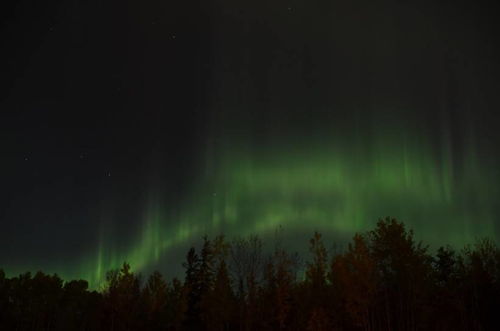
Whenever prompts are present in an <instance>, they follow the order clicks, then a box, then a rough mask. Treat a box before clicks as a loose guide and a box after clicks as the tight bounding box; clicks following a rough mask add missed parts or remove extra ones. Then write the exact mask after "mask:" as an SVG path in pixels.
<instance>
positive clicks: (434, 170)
mask: <svg viewBox="0 0 500 331" xmlns="http://www.w3.org/2000/svg"><path fill="white" fill-rule="evenodd" d="M362 136H363V135H361V134H360V132H354V133H353V134H351V135H344V136H342V134H335V133H332V134H324V135H322V136H321V137H320V139H312V138H311V139H295V140H287V138H286V137H285V138H283V139H282V140H280V141H278V139H274V140H272V139H271V141H270V142H269V144H263V145H259V146H258V148H255V146H253V147H252V145H251V144H250V143H249V142H248V141H244V140H238V139H225V140H223V141H224V145H221V146H215V148H213V150H212V151H211V152H210V153H207V156H206V157H205V159H206V160H205V161H206V165H205V167H206V168H205V169H201V170H200V173H202V174H203V175H200V176H199V178H197V180H196V181H195V183H196V184H195V185H194V187H193V188H192V190H191V194H190V196H188V197H186V199H185V201H184V203H183V204H182V205H180V206H175V207H176V208H175V210H176V212H173V211H172V210H173V208H172V206H169V205H168V201H164V199H162V197H161V196H159V195H155V194H152V195H151V197H150V199H148V202H149V203H148V205H147V206H146V208H145V211H144V215H143V219H142V221H141V222H140V223H141V225H142V227H141V228H140V230H139V232H138V234H137V236H136V237H135V240H134V241H133V242H132V243H130V244H129V245H126V247H125V249H123V248H122V249H119V248H117V247H116V246H114V245H115V244H116V242H115V239H114V238H113V231H112V229H107V228H106V226H105V225H103V228H102V229H101V233H100V240H99V246H98V248H97V249H96V251H95V252H93V253H91V254H89V255H86V257H85V259H83V260H82V261H78V260H76V261H75V262H74V263H69V264H67V265H65V266H64V268H63V269H62V270H58V272H59V273H60V274H61V275H62V276H63V277H64V278H67V279H70V278H77V277H80V278H83V279H86V280H88V281H89V283H90V286H91V287H92V288H100V286H101V285H102V284H103V283H104V280H105V275H106V272H107V271H108V270H110V269H114V268H118V267H120V265H121V264H122V263H123V262H124V261H127V262H128V263H130V264H131V266H132V268H133V270H137V271H141V270H146V269H148V268H150V267H153V266H155V265H157V263H159V262H160V261H161V258H162V256H165V254H167V253H168V252H169V251H170V250H173V251H175V249H177V248H178V247H180V246H182V245H186V244H192V243H196V242H199V241H200V240H201V237H202V236H203V235H205V234H208V235H217V234H221V233H223V234H225V235H226V236H228V237H232V236H235V235H248V234H258V235H269V234H272V233H273V232H274V231H275V230H276V229H277V228H278V227H280V226H281V227H283V228H284V229H286V230H287V231H296V232H297V233H300V234H301V235H302V237H303V241H302V242H300V243H297V246H304V247H305V246H307V239H308V238H309V235H310V234H311V233H312V232H313V231H315V230H319V231H321V232H323V233H329V234H332V235H333V236H334V237H335V238H339V240H345V239H350V238H351V237H352V236H353V235H354V233H355V232H363V231H367V230H370V229H372V228H373V227H374V225H375V222H376V220H377V219H378V218H380V217H385V216H393V217H396V218H398V219H400V220H402V221H403V222H405V224H406V225H407V226H408V227H409V228H412V229H414V230H415V233H416V236H417V238H420V239H422V240H423V241H424V243H428V244H431V245H434V246H435V245H443V244H452V245H456V246H458V247H460V246H462V245H464V244H466V243H471V242H472V241H473V240H474V239H475V238H477V237H485V236H489V237H492V236H493V237H494V236H495V220H496V219H495V217H496V216H495V215H496V209H495V205H496V199H497V197H498V196H499V195H498V188H496V187H495V183H497V182H498V178H497V177H495V172H494V171H493V169H489V168H488V167H486V166H485V165H483V164H481V162H480V161H479V159H478V157H477V155H476V146H475V142H474V139H472V138H471V136H468V139H467V142H468V143H467V144H465V145H464V146H465V147H464V148H463V150H461V151H460V153H459V155H458V156H459V157H458V156H457V155H453V150H452V149H451V147H450V143H449V139H448V137H446V136H445V137H444V138H443V139H441V141H440V142H439V144H438V147H437V148H436V143H435V142H434V143H433V142H432V141H431V138H429V137H426V136H425V135H424V134H417V133H415V132H414V131H412V130H404V128H401V129H398V130H396V131H394V130H393V131H391V132H390V134H389V133H386V132H384V130H381V132H380V133H377V134H371V135H365V137H363V139H364V140H363V139H362V138H361V137H362ZM433 146H434V147H433ZM454 156H455V157H454ZM107 218H111V219H112V217H109V215H108V217H107ZM103 224H104V223H103ZM108 225H109V224H108ZM494 239H496V238H494ZM184 253H185V252H182V255H181V256H180V258H179V261H175V263H178V264H180V260H181V259H182V258H183V257H184Z"/></svg>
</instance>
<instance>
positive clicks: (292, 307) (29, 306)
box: [0, 218, 500, 331]
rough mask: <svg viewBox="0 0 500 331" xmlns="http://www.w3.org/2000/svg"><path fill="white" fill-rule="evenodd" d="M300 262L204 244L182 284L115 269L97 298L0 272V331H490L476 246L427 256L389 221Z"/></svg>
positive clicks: (490, 272)
mask: <svg viewBox="0 0 500 331" xmlns="http://www.w3.org/2000/svg"><path fill="white" fill-rule="evenodd" d="M330 246H331V243H325V242H324V241H323V239H322V236H321V234H320V233H317V232H316V233H314V234H313V236H312V238H311V239H310V241H309V250H310V256H309V257H308V258H306V259H305V262H304V261H303V260H302V259H301V258H299V256H298V255H297V254H294V253H291V252H289V251H287V250H286V249H284V248H283V247H281V246H280V245H275V248H274V250H273V251H272V252H271V253H270V254H266V253H265V252H264V251H263V249H262V242H261V240H260V239H259V238H258V237H256V236H252V237H248V238H236V239H233V240H231V241H228V240H226V239H224V237H222V236H219V237H216V238H215V239H213V240H210V239H208V238H206V237H205V238H203V244H202V246H201V249H200V250H199V251H196V250H195V249H194V248H191V249H190V250H189V251H188V253H187V255H186V259H185V262H184V264H183V266H184V269H185V275H184V277H183V278H184V279H183V280H180V279H177V278H174V279H171V280H167V279H165V278H164V277H163V276H162V274H160V273H159V272H154V273H152V274H151V275H150V276H149V277H148V278H147V279H145V280H144V281H142V280H141V279H142V278H141V277H140V275H137V274H135V273H133V272H132V271H131V269H130V266H129V265H128V264H127V263H124V264H123V266H122V267H121V268H120V269H119V270H111V271H109V272H108V274H107V278H106V279H107V281H106V284H105V286H104V289H103V290H101V291H91V290H89V289H88V284H87V282H86V281H84V280H73V281H68V282H64V281H63V280H62V279H60V278H59V277H58V276H57V275H46V274H44V273H42V272H38V273H36V274H34V275H32V274H30V273H25V274H21V275H19V276H17V277H13V278H7V277H6V276H5V273H4V272H3V271H1V270H0V330H111V331H115V330H117V331H118V330H207V331H209V330H221V331H226V330H227V331H228V330H245V331H246V330H318V331H319V330H366V331H371V330H388V331H390V330H500V317H499V314H498V312H499V310H498V309H499V307H500V250H499V248H498V247H496V246H495V244H494V243H493V242H492V241H490V240H486V239H484V240H479V241H477V242H476V243H475V244H474V245H472V246H466V247H465V248H463V249H461V250H459V251H456V250H454V249H452V248H451V247H449V246H443V247H441V248H439V249H438V250H437V252H436V253H435V254H431V253H430V252H429V249H428V247H426V246H424V245H423V244H422V243H420V242H416V241H415V239H414V236H413V232H412V231H411V230H407V229H406V228H405V226H404V224H402V223H400V222H398V221H397V220H395V219H391V218H386V219H383V220H380V221H379V222H378V223H377V226H376V228H375V229H374V230H372V231H369V232H367V233H364V234H356V235H354V237H353V239H352V241H351V242H350V243H349V244H348V245H347V247H345V249H343V250H337V251H335V252H332V251H329V250H328V249H327V247H330Z"/></svg>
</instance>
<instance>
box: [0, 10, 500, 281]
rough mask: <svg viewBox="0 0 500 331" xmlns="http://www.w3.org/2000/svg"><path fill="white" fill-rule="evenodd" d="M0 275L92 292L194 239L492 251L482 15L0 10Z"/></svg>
mask: <svg viewBox="0 0 500 331" xmlns="http://www.w3.org/2000/svg"><path fill="white" fill-rule="evenodd" d="M2 7H3V8H2V9H1V10H0V15H1V32H0V33H1V34H0V40H1V41H2V47H1V50H2V55H3V57H4V60H3V61H2V62H0V73H1V75H0V77H1V78H0V82H1V84H2V85H1V86H0V87H1V89H0V134H1V139H0V152H1V159H0V161H1V162H0V243H1V245H0V267H2V268H4V269H5V270H6V272H7V273H8V274H16V273H19V272H24V271H27V270H31V271H36V270H38V269H42V270H44V271H46V272H57V273H58V274H60V275H61V276H62V277H65V278H80V277H81V278H85V279H87V280H89V281H91V284H93V286H95V284H98V283H99V282H100V281H101V280H102V279H103V276H104V275H105V272H106V271H107V270H109V269H111V268H115V267H117V266H118V265H120V264H121V263H122V262H123V261H128V262H130V263H131V264H132V267H133V268H135V269H136V270H139V271H148V270H152V269H154V268H158V269H160V270H161V271H164V272H166V273H167V274H169V273H175V271H174V270H178V269H176V268H178V266H180V265H181V261H182V260H183V257H184V253H185V251H186V248H187V247H188V246H189V245H193V244H197V243H199V242H200V240H201V238H202V236H203V235H204V234H209V235H215V234H219V233H224V234H226V235H227V236H229V237H232V236H235V235H249V234H259V235H261V236H263V237H264V238H265V237H272V236H273V234H274V233H275V231H276V229H278V228H279V227H281V228H282V229H283V230H282V231H283V236H284V237H285V241H286V240H288V241H289V242H290V244H291V246H292V248H293V249H297V250H302V249H305V248H306V247H307V239H308V238H309V236H310V235H311V234H312V233H313V231H314V230H319V231H321V232H323V233H324V234H325V235H326V236H327V237H329V238H334V239H335V240H337V241H338V242H340V243H341V242H342V241H343V240H345V239H346V238H350V237H351V236H352V235H353V234H354V233H355V232H356V231H366V230H370V229H372V228H373V226H374V224H375V222H376V220H377V219H378V218H380V217H385V216H394V217H397V218H398V219H400V220H402V221H403V222H405V224H407V225H408V226H410V227H411V228H413V229H414V230H415V232H416V235H417V237H418V238H420V239H423V240H424V241H425V242H427V243H429V244H430V245H431V246H432V247H437V246H438V245H445V244H453V245H457V246H458V247H461V246H463V245H464V244H466V243H472V242H473V241H474V239H475V238H477V237H484V236H488V237H491V238H493V239H497V240H498V239H499V238H500V200H499V198H500V187H499V185H498V184H499V183H500V150H499V149H498V146H500V133H499V131H500V130H499V115H497V113H498V110H499V109H500V101H499V95H500V94H499V92H500V80H499V77H500V48H499V47H498V35H497V34H496V30H497V25H498V23H497V21H498V19H497V18H496V17H495V15H496V14H495V13H496V12H495V10H493V9H492V8H491V7H488V6H486V5H485V4H483V3H480V2H475V4H472V3H470V2H469V3H467V5H466V4H463V5H462V4H461V3H460V2H457V1H428V2H427V1H418V2H409V1H373V0H372V1H368V0H363V1H360V0H356V1H326V0H307V1H306V0H289V1H283V0H279V1H264V0H262V1H256V0H231V1H230V0H216V1H198V0H197V1H176V2H174V1H167V0H162V1H160V0H144V1H131V0H121V1H117V0H111V1H97V0H86V1H80V0H65V1H62V0H48V1H35V0H20V1H16V2H12V3H10V4H2Z"/></svg>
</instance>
